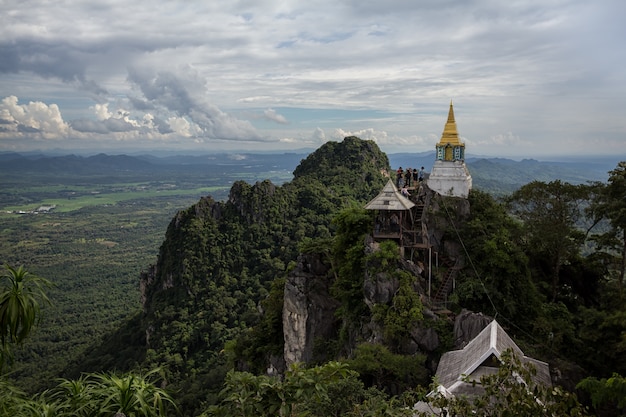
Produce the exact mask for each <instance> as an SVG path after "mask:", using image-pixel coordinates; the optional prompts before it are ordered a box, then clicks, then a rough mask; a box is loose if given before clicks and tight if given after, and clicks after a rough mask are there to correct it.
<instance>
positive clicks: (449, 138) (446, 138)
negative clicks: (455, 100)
mask: <svg viewBox="0 0 626 417" xmlns="http://www.w3.org/2000/svg"><path fill="white" fill-rule="evenodd" d="M448 143H449V144H450V145H453V146H454V145H462V144H461V142H460V141H459V133H458V132H457V130H456V122H455V121H454V107H453V105H452V100H450V110H449V111H448V121H447V122H446V126H445V127H444V128H443V133H442V134H441V140H440V141H439V144H440V145H445V144H448Z"/></svg>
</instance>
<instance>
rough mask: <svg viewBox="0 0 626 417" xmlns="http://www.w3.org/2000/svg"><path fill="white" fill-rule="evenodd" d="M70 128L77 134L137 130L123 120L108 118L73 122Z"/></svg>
mask: <svg viewBox="0 0 626 417" xmlns="http://www.w3.org/2000/svg"><path fill="white" fill-rule="evenodd" d="M70 126H71V127H72V128H73V129H74V130H77V131H79V132H90V133H100V134H106V133H112V132H130V131H133V130H137V126H135V125H133V124H131V123H129V122H127V121H126V120H123V119H115V118H109V119H106V120H85V119H81V120H74V121H72V122H71V123H70Z"/></svg>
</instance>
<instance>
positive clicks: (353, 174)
mask: <svg viewBox="0 0 626 417" xmlns="http://www.w3.org/2000/svg"><path fill="white" fill-rule="evenodd" d="M389 169H390V166H389V160H388V158H387V156H386V155H385V154H384V153H383V152H381V151H380V149H379V148H378V146H377V145H376V144H375V143H374V142H372V141H363V140H360V139H358V138H356V137H347V138H345V139H344V140H343V141H342V142H328V143H326V144H324V145H323V146H322V147H320V148H319V149H318V150H317V151H316V152H314V153H313V154H311V155H309V156H308V157H307V158H306V159H305V160H303V161H302V163H301V164H300V166H299V167H298V168H297V169H296V170H295V171H294V179H293V181H291V182H289V183H285V184H284V185H282V186H276V185H274V184H272V183H271V182H270V181H263V182H257V183H256V184H254V185H250V184H248V183H245V182H243V181H238V182H236V183H234V184H233V186H232V188H231V191H230V195H229V198H228V201H225V202H217V201H214V200H213V199H211V198H210V197H206V198H203V199H202V200H201V201H199V202H198V203H197V204H195V205H194V206H192V207H189V208H188V209H187V210H184V211H181V212H179V213H178V214H177V215H176V216H175V218H174V219H172V221H171V223H170V225H169V227H168V230H167V232H166V237H165V240H164V242H163V244H162V246H161V248H160V252H159V256H158V260H157V262H156V264H155V265H154V266H152V267H150V268H149V270H148V271H146V273H145V274H143V276H142V278H141V290H142V300H143V311H144V312H143V315H142V316H141V317H136V318H135V319H133V320H131V321H130V322H129V325H128V326H129V327H128V328H125V329H123V330H122V331H121V332H120V333H119V334H117V335H115V336H113V337H112V341H111V343H108V344H107V345H106V346H101V347H99V348H96V349H95V350H94V351H91V352H90V353H89V355H88V357H86V358H84V359H83V360H81V363H80V364H78V365H77V367H76V372H77V373H78V372H79V371H85V370H98V369H101V368H103V367H104V368H107V367H109V368H117V369H120V368H130V367H132V366H136V365H138V366H141V367H142V368H144V369H145V368H153V367H164V368H165V369H167V372H168V381H169V382H170V383H171V384H172V386H173V387H175V388H176V389H180V390H182V392H187V393H188V396H189V398H188V399H182V401H183V403H185V404H186V406H192V405H190V404H195V406H196V407H197V406H199V405H200V402H199V398H198V396H199V395H202V396H205V397H206V398H205V399H206V400H207V401H209V402H214V401H215V399H216V394H217V392H219V391H220V390H221V388H222V387H221V384H222V382H223V378H224V376H225V374H226V372H227V371H228V370H229V369H230V367H231V366H232V363H230V362H229V361H228V357H227V355H224V349H225V344H227V343H229V341H230V342H231V343H232V341H233V340H235V339H237V338H238V337H239V336H244V335H248V336H249V334H248V332H249V331H250V329H251V328H253V326H254V325H260V326H261V327H262V328H263V329H264V330H263V332H262V334H261V335H260V336H259V337H262V338H263V340H264V342H263V343H262V346H263V349H264V350H265V352H258V353H255V352H254V351H250V352H247V353H246V354H245V355H244V354H243V353H242V352H239V355H243V356H247V357H250V358H253V357H256V356H257V355H259V356H260V357H265V358H266V357H267V354H272V353H273V354H276V355H281V354H282V343H283V341H282V328H281V326H282V323H281V322H280V311H282V304H280V303H279V304H272V300H275V299H280V300H282V286H281V283H284V279H285V277H286V274H287V271H288V270H290V269H291V268H293V265H294V264H295V262H296V260H297V257H298V253H299V245H300V244H301V243H302V242H304V241H306V240H312V239H322V240H323V239H327V240H328V239H330V238H331V236H332V234H333V233H332V231H331V230H332V228H333V226H332V225H331V219H332V218H333V217H334V216H336V214H337V213H338V212H339V210H341V209H343V208H347V207H354V206H355V205H356V206H362V205H363V204H364V203H365V202H367V201H368V200H369V199H371V198H372V197H374V196H375V195H376V194H377V193H378V192H379V191H380V190H381V189H382V187H383V186H384V184H385V182H386V179H385V178H384V177H383V175H381V171H388V170H389ZM262 300H266V302H267V303H268V304H267V305H265V306H264V307H263V309H266V310H272V311H266V314H265V315H264V316H263V317H264V320H268V321H267V322H265V324H263V323H261V324H259V319H260V316H259V309H260V308H261V304H260V302H261V301H262ZM267 300H269V301H267ZM276 309H278V310H276ZM124 335H127V336H124ZM144 336H145V337H144ZM242 346H243V345H240V348H239V349H244V347H242ZM220 352H222V353H220ZM257 366H261V367H262V366H264V364H263V363H262V362H259V363H257ZM200 387H202V391H201V392H198V391H199V390H200ZM187 400H188V401H189V403H186V401H187Z"/></svg>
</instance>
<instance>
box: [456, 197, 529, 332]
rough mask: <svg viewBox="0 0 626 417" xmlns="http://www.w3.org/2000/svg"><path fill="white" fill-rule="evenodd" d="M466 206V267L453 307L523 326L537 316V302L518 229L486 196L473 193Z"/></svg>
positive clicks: (463, 229)
mask: <svg viewBox="0 0 626 417" xmlns="http://www.w3.org/2000/svg"><path fill="white" fill-rule="evenodd" d="M469 202H470V206H471V214H470V217H469V219H468V220H467V222H465V224H464V225H463V228H462V230H461V236H463V242H464V245H465V247H466V248H467V251H468V253H469V255H470V257H469V260H470V262H469V266H470V268H465V269H464V270H463V271H462V272H461V274H462V276H461V277H460V278H459V280H458V286H457V288H456V291H455V296H456V297H457V298H458V303H459V305H461V306H463V307H464V308H468V309H471V310H473V311H482V312H484V313H488V314H497V313H498V312H500V313H502V314H504V315H505V316H506V317H508V318H509V319H511V320H514V321H515V322H516V323H517V324H518V325H520V326H524V325H526V326H528V323H529V322H530V321H531V320H532V319H533V318H534V317H536V316H537V314H538V306H539V299H540V297H539V292H538V291H537V288H536V287H535V285H534V283H533V282H532V278H531V274H530V266H529V261H528V257H527V256H526V255H525V254H524V252H523V249H522V247H521V246H520V242H519V240H520V235H521V233H522V232H521V227H520V224H519V222H516V221H515V220H514V219H513V218H511V216H510V215H509V214H508V213H507V212H506V209H505V207H504V206H503V205H502V204H500V203H498V202H497V201H496V200H494V198H493V197H492V196H490V195H489V194H487V193H484V192H481V191H479V190H472V192H471V193H470V195H469ZM494 309H495V310H494Z"/></svg>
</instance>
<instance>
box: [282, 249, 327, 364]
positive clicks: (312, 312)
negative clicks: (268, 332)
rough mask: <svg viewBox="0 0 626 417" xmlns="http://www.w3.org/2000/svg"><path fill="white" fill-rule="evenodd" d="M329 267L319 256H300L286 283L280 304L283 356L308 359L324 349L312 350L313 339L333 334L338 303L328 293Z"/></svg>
mask: <svg viewBox="0 0 626 417" xmlns="http://www.w3.org/2000/svg"><path fill="white" fill-rule="evenodd" d="M329 273H330V268H329V267H328V266H327V265H325V264H324V263H323V262H322V260H321V258H320V257H319V256H318V255H300V256H299V257H298V266H297V267H296V268H295V269H294V270H293V271H292V272H291V273H290V274H289V276H288V277H287V281H286V283H285V296H284V304H283V333H284V338H285V347H284V359H285V364H286V365H287V366H289V365H290V364H292V363H294V362H309V361H311V360H313V359H317V358H316V356H319V355H322V356H323V354H324V352H315V351H314V345H315V342H316V340H325V339H330V338H331V337H333V336H334V335H335V334H336V331H337V325H338V323H337V320H336V318H335V316H334V314H335V310H336V309H337V307H338V306H339V303H338V302H337V301H336V300H334V299H333V298H332V297H331V296H330V294H329V288H330V284H331V279H330V277H329Z"/></svg>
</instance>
